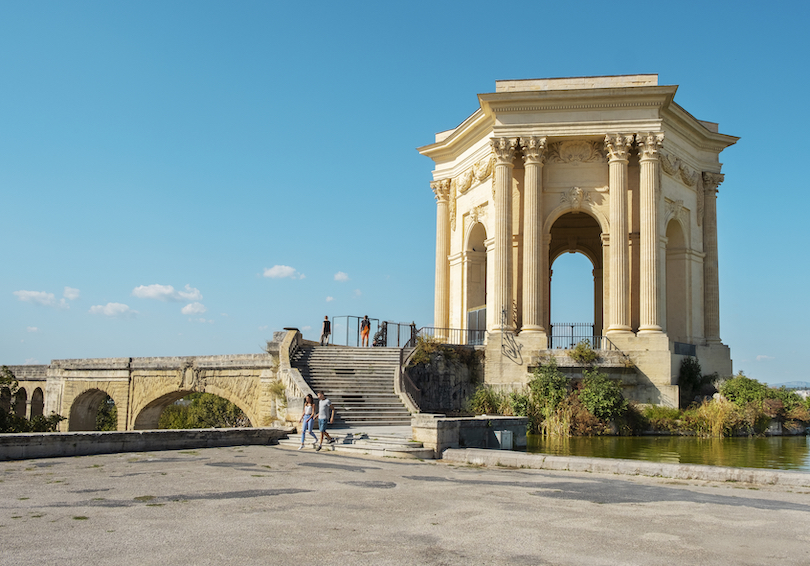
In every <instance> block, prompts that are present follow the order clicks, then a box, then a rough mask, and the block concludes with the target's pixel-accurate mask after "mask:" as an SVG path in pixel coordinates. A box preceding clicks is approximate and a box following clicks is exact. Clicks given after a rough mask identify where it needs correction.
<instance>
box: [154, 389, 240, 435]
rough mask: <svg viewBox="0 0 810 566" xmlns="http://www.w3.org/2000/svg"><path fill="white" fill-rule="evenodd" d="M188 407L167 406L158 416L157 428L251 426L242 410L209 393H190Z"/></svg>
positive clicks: (187, 397)
mask: <svg viewBox="0 0 810 566" xmlns="http://www.w3.org/2000/svg"><path fill="white" fill-rule="evenodd" d="M186 399H189V400H190V401H191V403H190V404H188V405H169V406H168V407H166V408H165V409H164V410H163V412H162V413H161V414H160V419H159V420H158V428H164V429H165V428H172V429H177V428H231V427H245V426H251V424H250V421H249V420H248V418H247V416H246V415H245V413H244V412H242V410H241V409H240V408H239V407H237V406H236V405H234V404H233V403H231V402H230V401H228V400H227V399H223V398H222V397H218V396H216V395H212V394H211V393H190V394H189V395H187V396H186Z"/></svg>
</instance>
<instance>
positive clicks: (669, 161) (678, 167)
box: [660, 152, 698, 187]
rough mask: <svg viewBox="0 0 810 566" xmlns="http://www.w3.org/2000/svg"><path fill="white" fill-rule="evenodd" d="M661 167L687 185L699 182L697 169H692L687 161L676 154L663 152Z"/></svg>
mask: <svg viewBox="0 0 810 566" xmlns="http://www.w3.org/2000/svg"><path fill="white" fill-rule="evenodd" d="M660 162H661V169H663V171H664V173H666V174H667V175H669V176H670V177H674V178H675V179H679V180H680V181H681V182H682V183H683V184H684V185H686V186H687V187H694V186H695V183H697V178H698V174H697V171H693V170H692V169H690V168H689V167H688V166H687V165H686V164H685V163H683V162H682V161H681V160H680V159H678V158H677V157H675V156H674V155H670V154H667V153H664V152H661V159H660Z"/></svg>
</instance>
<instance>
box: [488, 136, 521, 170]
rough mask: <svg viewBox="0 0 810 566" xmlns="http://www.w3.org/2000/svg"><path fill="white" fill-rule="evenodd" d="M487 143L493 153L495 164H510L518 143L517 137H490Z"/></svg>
mask: <svg viewBox="0 0 810 566" xmlns="http://www.w3.org/2000/svg"><path fill="white" fill-rule="evenodd" d="M489 145H491V146H492V151H493V152H494V153H495V164H496V165H503V164H507V165H511V164H512V160H513V159H514V158H515V150H516V149H517V145H518V139H517V138H492V139H490V140H489Z"/></svg>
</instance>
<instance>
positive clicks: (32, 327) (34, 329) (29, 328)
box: [26, 326, 39, 332]
mask: <svg viewBox="0 0 810 566" xmlns="http://www.w3.org/2000/svg"><path fill="white" fill-rule="evenodd" d="M26 330H27V331H28V332H39V328H37V327H36V326H29V327H28V328H26Z"/></svg>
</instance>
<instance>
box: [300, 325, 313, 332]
mask: <svg viewBox="0 0 810 566" xmlns="http://www.w3.org/2000/svg"><path fill="white" fill-rule="evenodd" d="M301 330H303V331H304V332H307V331H309V330H312V327H311V326H305V327H304V328H302V329H301Z"/></svg>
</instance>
